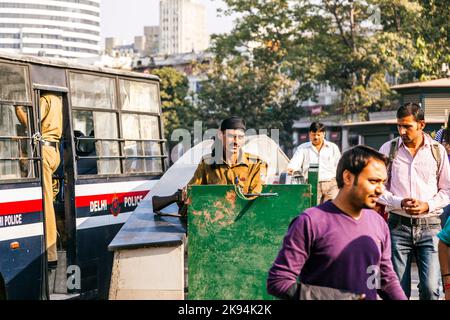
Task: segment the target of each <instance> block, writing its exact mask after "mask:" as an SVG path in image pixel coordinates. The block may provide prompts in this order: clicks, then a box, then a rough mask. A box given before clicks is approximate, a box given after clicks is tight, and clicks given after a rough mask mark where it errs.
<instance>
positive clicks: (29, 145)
mask: <svg viewBox="0 0 450 320" xmlns="http://www.w3.org/2000/svg"><path fill="white" fill-rule="evenodd" d="M32 100H33V99H32V92H31V87H30V80H29V75H28V69H27V67H26V66H24V65H19V64H10V63H2V62H0V279H2V281H0V296H3V297H6V298H7V299H40V298H42V297H43V296H44V295H45V286H44V283H45V281H44V279H43V277H44V275H45V273H44V270H46V266H45V245H44V223H43V222H44V220H43V204H42V189H41V179H40V177H41V174H40V150H39V148H35V147H34V146H35V144H33V135H34V133H36V132H37V130H38V121H37V109H36V108H33V103H32Z"/></svg>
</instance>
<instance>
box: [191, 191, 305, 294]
mask: <svg viewBox="0 0 450 320" xmlns="http://www.w3.org/2000/svg"><path fill="white" fill-rule="evenodd" d="M263 192H265V193H277V194H278V196H275V197H267V198H266V197H265V198H258V199H256V200H254V201H245V200H243V199H241V198H239V197H237V196H236V193H235V191H234V188H233V186H192V187H190V188H189V190H188V197H189V198H190V200H191V201H192V204H191V205H190V206H189V212H188V224H189V246H188V262H189V269H188V273H189V299H192V300H200V299H213V300H216V299H217V300H221V299H231V300H233V299H250V300H252V299H273V297H271V296H269V295H268V294H267V292H266V279H267V272H268V270H269V268H270V266H271V265H272V263H273V261H274V260H275V257H276V255H277V253H278V251H279V249H280V247H281V244H282V240H283V237H284V235H285V234H286V231H287V229H288V226H289V224H290V222H291V221H292V219H293V218H294V217H296V216H297V215H298V214H300V213H301V212H303V211H304V210H305V209H306V208H308V207H310V205H311V197H308V196H305V194H307V195H310V194H312V193H311V186H310V185H267V186H264V189H263Z"/></svg>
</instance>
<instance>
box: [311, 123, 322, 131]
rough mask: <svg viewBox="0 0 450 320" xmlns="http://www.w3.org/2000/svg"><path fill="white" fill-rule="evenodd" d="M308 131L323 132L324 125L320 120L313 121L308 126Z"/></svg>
mask: <svg viewBox="0 0 450 320" xmlns="http://www.w3.org/2000/svg"><path fill="white" fill-rule="evenodd" d="M309 132H325V125H324V124H323V123H321V122H313V123H311V125H310V126H309Z"/></svg>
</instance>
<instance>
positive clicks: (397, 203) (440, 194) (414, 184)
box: [379, 134, 450, 218]
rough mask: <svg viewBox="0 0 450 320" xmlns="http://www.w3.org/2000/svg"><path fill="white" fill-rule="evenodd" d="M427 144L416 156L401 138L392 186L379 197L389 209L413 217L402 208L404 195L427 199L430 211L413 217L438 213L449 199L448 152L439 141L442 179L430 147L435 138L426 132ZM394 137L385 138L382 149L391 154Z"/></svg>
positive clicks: (392, 171)
mask: <svg viewBox="0 0 450 320" xmlns="http://www.w3.org/2000/svg"><path fill="white" fill-rule="evenodd" d="M423 136H424V144H423V145H422V147H420V149H419V150H418V151H417V153H416V155H415V157H413V156H412V155H411V153H410V152H409V150H408V149H407V148H406V146H405V145H404V144H403V141H402V140H401V139H400V144H399V146H398V148H399V149H398V153H397V155H396V157H395V159H394V161H393V163H392V170H391V186H390V190H386V191H385V192H384V194H383V195H382V196H381V197H380V198H379V202H380V203H381V204H384V205H386V209H387V210H388V211H392V212H394V213H396V214H399V215H402V216H405V217H411V216H410V215H409V214H407V213H406V212H405V211H404V210H403V209H402V208H401V201H402V200H403V199H404V198H414V199H418V200H420V201H423V202H427V203H428V206H429V212H428V213H426V214H422V215H419V216H412V217H413V218H425V217H431V216H438V215H440V214H441V213H442V212H443V208H444V207H445V206H447V205H448V204H449V203H450V200H449V199H450V164H449V161H448V159H447V152H446V151H445V149H444V147H443V146H442V145H439V150H440V153H441V165H440V168H439V179H438V178H437V177H436V171H437V161H436V159H435V158H434V156H433V153H432V151H431V148H432V147H431V144H432V143H433V139H432V138H431V137H430V136H429V135H427V134H424V135H423ZM390 148H391V141H389V142H386V143H385V144H384V145H383V146H382V147H381V148H380V152H381V153H383V154H385V155H386V156H389V151H390Z"/></svg>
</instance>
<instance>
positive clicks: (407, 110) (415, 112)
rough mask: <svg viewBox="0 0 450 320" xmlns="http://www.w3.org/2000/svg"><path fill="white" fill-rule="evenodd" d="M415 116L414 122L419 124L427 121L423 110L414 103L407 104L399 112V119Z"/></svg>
mask: <svg viewBox="0 0 450 320" xmlns="http://www.w3.org/2000/svg"><path fill="white" fill-rule="evenodd" d="M409 116H413V117H414V121H416V122H419V121H421V120H425V112H424V111H423V109H422V108H421V107H420V106H419V105H418V104H417V103H414V102H408V103H405V104H404V105H403V106H401V107H400V108H398V110H397V119H401V118H404V117H409Z"/></svg>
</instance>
